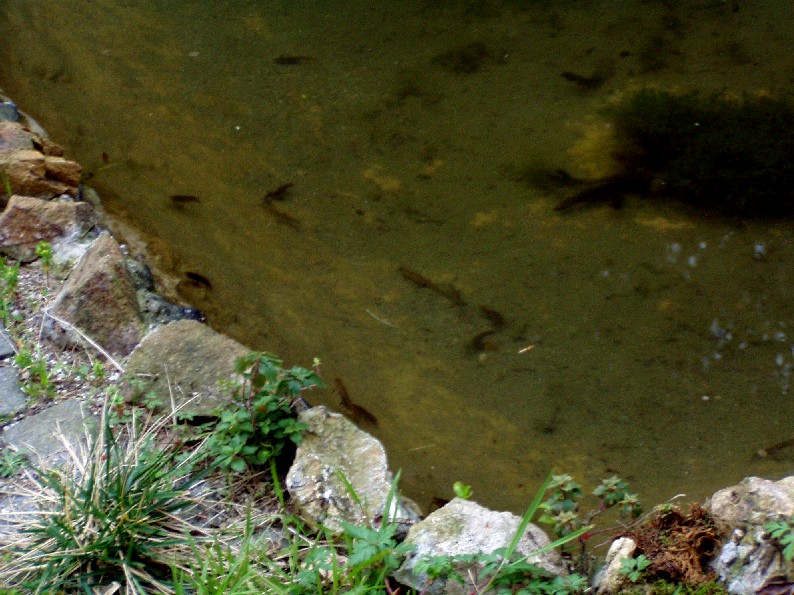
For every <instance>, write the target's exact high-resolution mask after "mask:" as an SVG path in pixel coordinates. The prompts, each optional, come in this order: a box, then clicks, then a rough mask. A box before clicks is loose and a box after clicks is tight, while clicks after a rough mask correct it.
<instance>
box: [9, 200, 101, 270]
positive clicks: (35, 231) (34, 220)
mask: <svg viewBox="0 0 794 595" xmlns="http://www.w3.org/2000/svg"><path fill="white" fill-rule="evenodd" d="M97 218H98V217H97V213H96V211H95V210H94V208H93V207H92V206H91V205H90V204H88V203H86V202H61V201H47V200H42V199H40V198H33V197H30V196H17V195H14V196H12V197H11V199H10V200H9V202H8V206H7V207H6V209H5V211H3V214H2V215H0V252H2V253H3V254H7V255H9V256H11V257H12V258H14V259H17V260H21V261H24V262H28V261H31V260H35V259H36V245H37V244H38V243H39V242H41V241H45V242H50V243H51V244H55V243H57V242H59V241H71V240H75V239H77V238H78V237H80V236H82V235H85V234H86V233H87V232H88V231H89V230H90V229H91V228H93V227H94V226H95V225H96V223H97Z"/></svg>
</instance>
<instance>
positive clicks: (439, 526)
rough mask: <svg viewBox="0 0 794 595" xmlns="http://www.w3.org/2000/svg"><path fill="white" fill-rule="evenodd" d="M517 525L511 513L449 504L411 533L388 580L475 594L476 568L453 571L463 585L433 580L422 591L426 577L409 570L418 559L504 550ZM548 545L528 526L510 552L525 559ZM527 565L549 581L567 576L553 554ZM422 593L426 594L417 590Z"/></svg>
mask: <svg viewBox="0 0 794 595" xmlns="http://www.w3.org/2000/svg"><path fill="white" fill-rule="evenodd" d="M520 522H521V519H520V518H519V517H517V516H516V515H514V514H512V513H509V512H495V511H493V510H489V509H487V508H485V507H483V506H480V505H479V504H477V503H476V502H472V501H470V500H463V499H460V498H455V499H454V500H452V501H451V502H449V503H448V504H446V505H445V506H443V507H442V508H439V509H438V510H436V511H435V512H433V513H432V514H430V515H429V516H428V517H427V518H426V519H425V520H423V521H421V522H419V523H417V524H416V525H414V526H413V527H411V529H410V531H408V538H407V539H406V542H407V543H410V544H412V545H413V546H414V548H415V549H414V550H413V551H412V552H411V553H410V554H409V556H408V558H406V560H405V562H404V563H403V565H402V566H401V567H400V568H399V569H398V570H397V572H396V573H395V575H394V578H396V579H397V580H398V581H400V582H401V583H403V584H405V585H408V586H410V587H413V588H415V589H417V590H420V591H422V592H423V593H429V594H435V595H439V594H444V595H463V594H466V593H472V592H475V590H476V589H475V587H476V585H475V584H474V583H473V582H472V578H471V577H476V576H478V574H479V573H480V570H481V569H482V567H481V565H479V564H473V565H465V564H460V565H458V566H456V571H457V572H458V573H459V574H460V576H461V577H462V578H463V579H464V583H463V584H461V583H460V582H459V581H457V580H454V579H449V580H444V579H441V578H439V579H436V580H435V581H434V582H433V583H431V584H430V585H428V584H427V581H428V579H427V577H426V576H423V575H421V574H418V573H415V572H414V567H415V566H416V563H417V562H418V561H419V560H420V559H422V558H427V557H435V556H460V555H467V554H478V553H490V552H493V551H494V550H497V549H499V548H504V547H507V546H508V545H509V543H510V541H511V540H512V539H513V536H514V535H515V533H516V531H517V530H518V526H519V523H520ZM549 543H550V542H549V538H548V536H547V535H546V534H545V533H544V532H543V531H542V530H541V529H540V528H538V527H537V526H535V525H533V524H530V525H529V526H528V527H527V529H526V532H525V533H524V536H523V537H522V538H521V541H520V542H519V544H518V547H517V548H516V552H518V553H520V554H523V555H529V554H531V553H532V552H536V551H538V550H539V549H540V548H542V547H545V546H546V545H548V544H549ZM529 561H530V562H532V563H533V564H536V565H537V566H540V567H541V568H544V569H545V570H548V571H549V572H551V573H552V574H554V575H565V574H567V572H566V571H565V568H564V567H563V565H562V562H561V560H560V555H559V553H558V552H557V551H556V550H551V551H549V552H546V553H544V554H541V555H540V556H538V557H534V558H530V560H529ZM479 586H480V587H481V586H483V585H479ZM425 588H427V590H426V591H425V590H423V589H425ZM477 592H479V591H477Z"/></svg>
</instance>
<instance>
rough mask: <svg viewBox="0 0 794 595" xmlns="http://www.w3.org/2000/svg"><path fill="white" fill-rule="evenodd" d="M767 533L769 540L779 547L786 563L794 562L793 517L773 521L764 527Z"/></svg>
mask: <svg viewBox="0 0 794 595" xmlns="http://www.w3.org/2000/svg"><path fill="white" fill-rule="evenodd" d="M764 529H765V530H766V531H768V532H769V537H770V539H773V540H774V541H776V542H777V543H778V545H780V547H781V549H782V552H783V558H784V559H785V560H787V561H789V562H790V561H791V560H794V517H791V519H789V520H787V521H786V520H781V521H775V522H774V523H768V524H766V525H764Z"/></svg>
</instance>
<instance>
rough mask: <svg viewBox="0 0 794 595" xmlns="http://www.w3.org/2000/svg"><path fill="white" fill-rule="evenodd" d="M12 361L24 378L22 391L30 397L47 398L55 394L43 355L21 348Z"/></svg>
mask: <svg viewBox="0 0 794 595" xmlns="http://www.w3.org/2000/svg"><path fill="white" fill-rule="evenodd" d="M14 363H15V364H16V365H17V367H18V368H19V369H20V370H21V371H22V374H23V378H24V380H25V382H24V383H23V384H22V391H23V392H24V393H25V394H27V395H28V396H29V397H30V398H31V399H34V400H35V399H41V398H45V399H47V398H51V397H52V396H53V395H54V394H55V384H54V383H53V381H52V378H51V375H50V365H49V363H47V360H46V358H45V357H44V356H42V355H40V354H37V353H33V352H32V351H31V350H30V349H28V348H22V349H20V350H19V351H18V352H17V354H16V355H15V356H14Z"/></svg>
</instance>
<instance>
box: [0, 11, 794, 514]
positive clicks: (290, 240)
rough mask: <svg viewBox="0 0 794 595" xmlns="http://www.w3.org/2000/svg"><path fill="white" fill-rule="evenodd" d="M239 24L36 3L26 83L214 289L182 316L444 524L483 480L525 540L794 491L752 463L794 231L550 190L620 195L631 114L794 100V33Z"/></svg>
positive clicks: (775, 413)
mask: <svg viewBox="0 0 794 595" xmlns="http://www.w3.org/2000/svg"><path fill="white" fill-rule="evenodd" d="M216 4H217V5H214V4H213V5H210V3H206V2H199V1H195V2H189V1H179V2H175V1H173V0H172V1H169V2H146V3H143V2H118V1H110V0H97V1H95V2H91V3H87V2H81V1H77V0H61V1H59V2H39V3H31V2H28V1H25V0H7V1H6V2H5V3H3V5H2V7H0V14H2V19H1V20H0V31H1V32H2V38H3V40H4V46H5V49H6V57H5V59H4V61H3V63H2V65H0V85H2V86H3V88H4V89H5V90H6V91H7V92H8V93H9V94H11V95H12V96H13V97H15V99H17V100H18V102H19V103H20V105H21V107H22V108H23V109H25V110H26V111H28V112H30V113H32V114H33V115H34V116H35V117H37V118H38V119H39V120H40V121H41V123H42V124H43V125H44V126H45V128H47V130H48V131H49V132H50V134H51V135H52V136H53V138H54V139H55V140H57V141H59V142H62V143H63V144H64V145H65V146H66V147H67V152H68V154H69V155H70V156H72V157H74V158H76V159H78V160H79V161H81V162H82V163H83V164H84V165H85V166H86V168H87V169H89V170H91V171H92V172H93V174H94V176H93V178H92V179H91V181H90V183H91V184H92V185H93V186H95V187H96V188H97V189H98V190H99V192H100V194H101V196H102V198H103V201H104V202H105V203H106V205H107V207H108V208H109V209H110V210H111V211H112V212H113V213H115V214H116V215H117V216H119V217H123V218H126V219H127V220H129V221H131V222H132V223H133V224H134V225H135V226H137V227H138V228H139V229H140V230H141V231H142V232H143V233H144V234H145V237H146V238H147V239H148V242H149V250H150V251H151V253H152V254H153V255H155V256H156V257H157V258H158V259H159V262H160V265H161V266H162V267H164V268H165V269H167V270H170V271H171V272H173V273H175V274H176V275H178V276H183V275H184V273H185V272H187V271H191V272H195V273H199V274H200V275H202V276H204V277H206V278H207V279H208V280H209V281H210V283H211V288H207V287H205V286H201V285H196V284H191V283H189V282H187V281H186V280H184V277H183V282H182V283H181V284H180V286H179V290H180V292H181V294H182V295H183V297H184V298H185V299H187V300H189V301H191V302H192V303H193V304H195V305H198V306H199V307H202V308H204V309H205V310H206V311H207V312H208V313H209V316H210V322H211V323H212V325H213V326H215V327H216V328H218V329H220V330H223V331H224V332H227V333H228V334H231V335H232V336H234V337H236V338H238V339H240V340H241V341H243V342H245V343H246V344H248V345H250V346H252V347H255V348H257V349H267V350H270V351H275V352H277V353H279V354H281V355H283V356H284V357H285V359H286V360H287V361H288V362H290V363H297V364H303V365H309V364H310V362H311V359H312V357H314V356H318V357H319V358H320V359H321V360H322V362H323V375H324V377H325V378H326V380H327V381H328V384H329V389H328V390H325V391H322V392H316V393H314V394H312V395H309V398H310V400H312V401H314V402H317V403H325V404H329V405H332V406H334V407H337V408H339V396H338V395H337V394H336V393H335V392H334V390H333V388H334V379H335V378H340V379H341V380H342V382H343V384H344V385H345V386H346V388H347V390H348V392H349V393H350V396H351V398H352V399H353V400H354V401H355V402H356V403H357V404H359V405H361V406H363V407H366V409H367V410H369V411H370V412H371V413H372V414H373V415H375V416H376V418H377V421H378V425H377V427H371V426H365V427H366V429H368V430H371V431H372V432H373V433H374V434H375V435H377V436H378V437H379V438H381V439H382V440H383V441H384V443H385V445H386V446H387V449H388V452H389V457H390V460H391V463H392V466H393V467H394V468H402V469H403V483H404V488H405V489H406V491H407V492H408V493H409V495H412V496H414V497H415V498H416V499H417V500H418V501H419V502H420V504H422V505H424V506H425V507H427V506H428V505H429V504H430V502H431V501H432V499H433V498H434V497H450V496H451V486H452V483H453V482H454V481H457V480H460V481H463V482H464V483H468V484H471V485H472V486H473V489H474V493H475V498H476V499H477V500H479V501H480V502H482V503H483V504H486V505H490V506H493V507H500V508H508V509H512V510H516V511H519V510H521V509H522V508H523V507H524V506H525V505H526V503H527V501H528V500H529V499H531V497H532V490H533V488H534V487H535V486H537V484H538V483H539V481H540V480H541V478H542V477H543V476H545V475H546V473H547V472H548V471H549V469H551V468H552V467H555V468H557V469H558V470H561V471H566V472H568V473H571V474H573V475H575V476H576V477H577V478H578V479H579V480H580V481H582V482H584V483H585V485H586V487H588V486H594V484H595V483H596V482H597V481H598V479H599V478H601V477H605V476H608V475H611V474H613V473H617V474H619V475H620V476H622V477H623V478H624V479H627V480H628V481H629V482H630V484H631V486H632V487H633V488H634V489H636V490H637V491H639V492H640V496H641V498H642V499H643V500H644V501H646V502H648V503H651V502H655V501H661V500H664V499H667V498H669V497H671V496H673V495H675V494H678V493H682V492H683V493H686V494H687V495H688V496H689V497H690V498H692V499H700V498H703V497H705V496H707V495H709V494H710V493H712V492H713V491H714V490H715V489H717V488H720V487H723V486H725V485H728V484H730V483H733V482H736V481H738V480H739V479H741V478H742V477H744V476H746V475H749V474H754V475H765V476H769V477H780V476H783V475H785V474H789V473H791V472H792V471H794V454H792V453H791V452H786V451H782V452H781V454H780V456H779V457H778V459H777V460H774V459H771V458H767V459H763V460H756V459H754V458H753V454H754V453H755V452H756V451H757V450H758V449H760V448H764V447H767V446H770V445H772V444H774V443H776V442H779V441H782V440H785V439H788V438H791V437H792V435H794V424H792V421H791V420H792V418H793V417H794V401H792V397H791V387H790V386H789V382H790V374H791V367H792V362H794V309H792V288H794V280H792V263H794V242H793V241H792V225H791V224H790V223H779V224H767V223H759V222H754V223H750V224H747V225H745V226H742V227H737V226H736V225H734V224H732V223H731V222H729V221H721V220H714V219H708V218H704V217H701V216H698V215H696V214H693V213H691V212H688V211H686V210H682V209H680V208H676V207H675V206H673V205H666V204H663V205H659V204H651V203H642V202H639V201H636V200H634V201H629V202H628V204H627V205H626V206H625V207H624V208H623V209H621V210H612V209H610V208H608V207H603V208H593V209H586V210H580V211H576V212H571V213H566V214H564V215H560V214H558V213H555V212H554V211H553V210H552V208H553V206H554V205H555V204H556V202H557V201H559V199H560V196H559V195H558V194H555V193H553V192H543V191H541V190H539V189H537V188H536V187H533V186H532V185H531V184H529V183H528V182H527V179H528V178H530V177H531V175H530V174H531V172H533V171H536V170H538V169H541V168H552V169H553V168H564V169H566V170H569V171H571V172H573V173H575V174H579V175H586V174H590V175H596V174H598V173H599V172H600V171H603V170H604V168H605V167H606V166H607V160H606V156H605V155H604V153H603V152H598V150H597V145H596V144H594V142H593V141H594V139H598V138H599V137H600V136H601V135H602V134H601V133H602V132H603V131H604V129H605V128H604V127H605V126H606V123H605V122H603V121H601V120H600V119H599V115H598V114H599V110H600V109H601V108H602V107H603V106H604V105H605V103H606V102H608V101H609V100H610V98H613V97H614V96H615V95H616V94H618V93H620V92H622V91H625V90H627V89H630V88H634V87H638V86H643V85H654V86H660V87H663V88H683V89H701V90H704V91H706V92H711V91H723V90H727V91H730V92H737V93H740V92H743V91H758V90H772V91H774V92H791V90H792V68H793V67H794V63H793V62H792V59H791V57H790V52H789V48H790V45H789V44H788V39H787V36H788V35H789V33H790V31H792V30H794V8H792V7H790V6H789V3H787V2H780V3H771V2H764V3H762V2H741V1H736V2H722V1H717V2H707V1H704V2H702V3H696V4H697V5H696V6H694V7H693V6H692V4H693V3H688V2H686V3H685V2H665V3H662V2H650V1H645V2H640V1H636V2H624V3H619V4H620V6H619V7H615V6H614V5H615V4H618V3H613V2H607V1H606V0H604V1H603V2H597V1H590V2H581V1H577V2H574V1H570V2H554V3H553V2H530V1H524V2H520V1H519V0H514V1H512V2H508V1H505V2H496V1H493V2H489V1H487V0H482V1H474V0H472V1H468V2H464V1H461V2H437V3H434V2H419V1H416V2H414V1H406V2H391V3H378V4H377V5H374V3H369V2H361V1H354V2H327V1H326V2H309V1H305V2H254V1H238V2H233V3H231V2H227V3H216ZM279 62H282V63H279ZM283 62H287V63H283ZM564 71H572V72H574V73H576V74H580V75H582V76H585V77H589V76H591V75H599V76H601V77H603V79H604V80H605V82H604V84H603V85H602V86H600V87H598V88H597V89H586V88H583V87H582V86H581V85H577V84H575V83H573V82H571V81H569V80H566V79H565V78H563V77H562V76H561V73H562V72H564ZM594 148H595V150H594ZM285 184H293V185H292V186H291V187H289V188H288V189H287V190H286V191H283V192H282V193H280V194H277V196H275V198H273V199H271V200H270V201H269V202H268V200H266V199H265V197H266V195H267V194H268V193H273V192H276V191H277V190H278V189H279V187H281V186H283V185H285ZM174 194H182V195H195V196H197V197H198V198H199V202H190V203H185V204H176V203H174V202H173V201H172V200H170V199H169V196H170V195H174ZM423 280H427V281H430V282H431V283H432V284H433V286H434V287H435V289H434V288H433V287H423V286H422V285H423V282H424V281H423ZM493 312H498V313H499V315H500V316H501V317H502V318H503V319H504V325H503V326H501V325H500V324H497V322H498V321H497V319H496V315H495V314H493ZM494 329H495V332H493V333H492V334H488V335H483V333H485V332H487V331H489V330H494Z"/></svg>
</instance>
